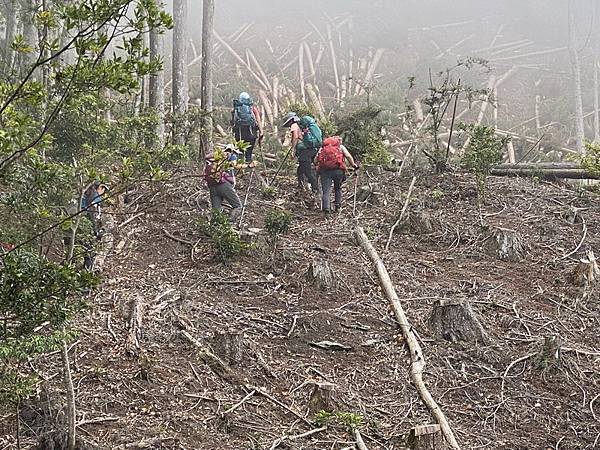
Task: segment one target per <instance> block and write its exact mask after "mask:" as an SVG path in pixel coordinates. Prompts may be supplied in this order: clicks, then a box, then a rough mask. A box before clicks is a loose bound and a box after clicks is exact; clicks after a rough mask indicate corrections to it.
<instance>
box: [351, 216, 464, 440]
mask: <svg viewBox="0 0 600 450" xmlns="http://www.w3.org/2000/svg"><path fill="white" fill-rule="evenodd" d="M354 236H355V237H356V240H357V241H358V243H359V245H360V246H361V248H362V249H363V250H364V252H365V253H366V254H367V255H368V256H369V258H370V259H371V261H372V262H373V264H374V265H375V270H376V272H377V275H378V276H379V283H380V285H381V290H382V291H383V293H384V294H385V296H386V298H387V299H388V300H389V302H390V303H391V306H392V309H393V310H394V315H395V317H396V321H397V322H398V324H399V326H400V328H401V330H402V334H403V336H404V339H405V341H406V344H407V346H408V349H409V352H410V359H411V363H410V375H411V379H412V381H413V383H414V385H415V388H416V389H417V392H418V393H419V397H421V400H422V401H423V403H424V404H425V406H426V407H427V408H428V409H429V412H430V413H431V415H432V416H433V417H434V418H435V420H436V421H437V423H439V424H440V428H441V430H442V433H443V434H444V437H445V438H446V441H447V442H448V444H449V445H450V446H451V448H452V449H455V450H458V449H460V446H459V445H458V442H457V440H456V437H455V436H454V432H453V431H452V429H451V428H450V425H449V423H448V419H446V416H445V415H444V413H443V411H442V410H441V408H440V407H439V405H438V404H437V403H436V401H435V400H434V398H433V396H432V395H431V393H430V392H429V390H428V389H427V386H425V382H424V381H423V370H424V369H425V357H424V355H423V351H422V350H421V345H420V344H419V341H418V340H417V337H416V336H415V334H414V331H413V329H412V326H411V325H410V323H409V321H408V318H407V317H406V314H405V312H404V309H403V308H402V304H401V303H400V299H399V298H398V294H397V293H396V290H395V289H394V285H393V284H392V280H391V279H390V276H389V274H388V271H387V269H386V267H385V265H384V264H383V261H382V260H381V258H380V257H379V255H378V254H377V251H376V250H375V248H374V247H373V246H372V245H371V243H370V242H369V238H368V237H367V235H366V234H365V232H364V230H363V229H362V228H361V227H356V228H355V229H354Z"/></svg>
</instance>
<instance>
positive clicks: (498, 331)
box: [0, 173, 600, 450]
mask: <svg viewBox="0 0 600 450" xmlns="http://www.w3.org/2000/svg"><path fill="white" fill-rule="evenodd" d="M360 177H361V179H360V180H359V181H360V183H359V184H360V185H362V184H367V181H369V182H370V183H371V184H372V185H373V187H374V190H375V191H377V192H378V195H377V202H378V203H377V204H376V205H370V204H365V203H360V202H359V203H358V204H357V207H356V214H355V216H356V217H353V214H352V209H353V200H352V194H353V192H352V191H353V189H354V182H355V178H354V177H353V178H350V179H349V180H348V182H347V184H346V193H345V195H346V197H349V198H348V200H347V201H346V204H345V207H344V209H343V211H342V212H341V213H340V214H339V215H337V216H334V217H329V218H325V217H323V216H322V215H321V213H320V212H318V211H316V210H314V209H313V208H312V205H310V201H303V200H300V198H301V197H300V196H299V195H298V194H297V193H292V191H291V188H290V186H291V185H292V182H291V180H290V179H285V180H283V181H282V182H281V183H280V195H279V197H278V199H277V201H274V200H270V199H267V198H263V197H262V196H261V194H260V192H259V191H258V189H254V190H253V192H252V193H251V195H250V201H249V208H248V213H247V216H246V221H247V222H248V225H249V226H251V227H259V228H263V227H264V225H263V218H264V215H265V213H266V211H267V210H269V209H270V208H272V207H280V208H286V209H288V210H289V211H291V212H292V215H293V224H292V227H291V229H290V230H289V232H288V233H286V234H285V235H283V236H282V237H281V238H280V240H279V242H278V243H277V245H276V247H275V248H274V249H272V248H270V247H269V245H268V244H265V240H264V239H260V240H259V244H258V245H257V248H256V249H254V250H252V251H250V253H249V254H247V255H245V256H243V257H240V258H237V259H235V260H233V261H231V262H229V263H228V264H223V263H220V262H218V260H216V259H215V255H214V252H213V250H212V247H211V245H210V242H209V240H208V238H207V237H206V236H204V235H203V234H202V233H201V232H200V230H199V227H198V219H199V218H200V217H201V216H202V215H203V214H205V211H206V210H207V208H208V203H207V199H206V198H207V195H206V191H205V189H204V188H203V187H201V186H200V184H201V183H200V180H199V178H198V176H197V175H196V176H194V175H193V174H191V173H183V174H179V175H177V176H176V177H175V178H174V179H173V180H172V181H170V182H169V183H167V184H166V185H164V186H163V187H162V188H161V189H160V190H159V191H158V192H156V193H145V194H144V195H143V196H142V197H141V198H140V199H139V200H137V201H135V202H134V203H133V204H129V205H127V206H126V207H125V210H124V211H123V212H125V213H126V214H125V215H119V214H116V213H117V211H112V212H113V213H115V215H114V217H115V219H116V221H117V222H120V223H122V222H124V221H125V220H126V219H127V218H129V217H133V216H135V215H136V214H138V213H139V212H142V211H143V212H144V214H143V215H142V216H140V217H138V218H136V219H135V220H132V221H131V222H129V223H128V224H126V225H125V226H123V227H117V228H115V230H114V233H113V234H114V243H115V246H114V247H113V250H112V253H111V254H110V255H109V257H108V259H107V261H106V265H105V267H104V270H103V276H104V283H103V285H102V287H101V289H100V290H99V291H98V292H96V293H94V294H93V295H92V297H91V299H90V304H91V309H90V311H89V314H88V315H87V317H86V318H85V320H82V321H81V322H80V323H79V324H77V328H78V330H79V336H78V339H77V341H76V343H75V344H74V345H73V346H72V348H71V351H70V356H71V358H72V360H73V377H74V383H75V386H76V393H77V405H78V410H79V411H78V412H79V417H78V420H79V421H80V422H81V424H80V427H79V432H80V436H81V437H82V438H83V439H84V440H85V441H86V442H88V443H90V444H94V445H95V446H97V447H99V448H102V449H114V448H165V449H206V450H208V449H211V450H217V449H219V450H226V449H232V450H240V449H274V448H276V446H275V444H274V443H276V441H277V440H278V439H281V438H282V437H284V436H297V435H300V434H302V433H305V432H307V431H310V430H311V429H312V428H315V427H317V426H316V425H313V424H312V423H313V422H314V419H315V417H314V416H311V415H308V414H307V411H308V405H309V396H310V393H311V391H312V389H313V385H314V383H320V382H324V381H328V382H331V383H334V384H335V393H334V398H335V401H336V408H337V411H338V412H351V413H355V416H348V415H347V416H345V417H346V422H349V421H351V420H352V419H354V420H359V419H360V420H361V424H360V425H359V428H360V430H361V432H362V434H363V437H364V439H365V442H366V445H367V446H368V448H369V449H370V450H373V449H389V450H392V449H401V448H403V445H404V438H405V434H406V433H407V432H408V431H409V429H410V428H411V427H413V426H415V425H418V424H426V423H430V422H431V421H432V419H431V417H430V415H429V413H428V412H427V410H426V408H425V407H424V406H423V404H422V403H421V401H420V399H419V397H418V396H417V394H416V391H415V389H414V386H412V384H411V382H410V377H409V372H408V369H409V358H408V355H407V353H406V349H405V346H404V342H403V338H402V334H401V332H400V330H399V328H398V327H397V324H396V322H395V320H394V318H393V315H392V313H391V310H390V308H389V305H388V303H387V301H386V300H385V298H383V297H382V293H381V290H380V289H379V286H378V281H377V277H376V275H375V273H374V271H373V268H372V265H371V264H370V262H369V261H368V260H367V258H366V256H365V255H364V254H363V253H362V251H361V250H360V248H359V247H358V246H357V245H356V244H355V243H354V241H353V238H352V230H353V228H354V226H356V225H361V226H363V227H364V228H365V229H366V231H367V233H368V235H369V236H370V237H371V238H372V239H373V241H374V244H375V245H376V247H377V249H378V251H379V252H380V254H381V255H382V256H383V257H384V261H385V263H386V265H387V268H388V270H389V272H390V275H391V277H392V280H393V281H394V283H395V287H396V290H397V292H398V295H399V297H400V298H401V301H402V304H403V306H404V308H405V310H406V311H407V314H408V317H409V320H410V321H411V323H412V325H413V327H414V330H415V331H416V332H417V335H418V337H419V338H420V341H421V343H422V345H423V351H424V353H425V356H426V358H427V366H426V371H425V381H426V383H427V385H428V387H429V389H430V390H431V392H432V394H433V397H434V398H435V399H436V400H438V402H439V403H440V406H441V408H442V409H443V411H444V412H445V414H446V415H447V417H448V420H449V422H450V425H451V427H452V428H453V430H454V432H455V433H456V436H457V439H458V440H459V442H460V443H461V445H462V448H463V449H476V448H478V449H483V448H485V449H558V448H560V449H593V448H600V423H599V422H598V420H597V417H598V415H600V400H599V394H600V350H599V349H600V338H599V336H598V325H599V319H598V309H599V305H600V302H599V299H598V293H597V292H596V291H594V290H593V289H589V290H588V291H586V295H585V297H584V295H583V294H584V290H583V288H579V287H574V286H572V285H571V284H570V282H569V274H570V272H571V270H572V269H573V267H574V266H575V265H576V263H577V262H578V260H579V258H580V257H582V256H583V255H584V251H585V250H586V249H588V248H591V249H598V246H599V244H600V237H599V233H598V232H599V231H600V230H599V227H600V210H599V208H598V205H597V200H598V197H597V195H595V194H593V193H590V192H588V191H583V190H576V189H572V188H568V187H561V186H556V185H551V184H548V183H539V182H535V181H531V180H526V179H502V178H490V179H489V188H488V198H487V204H486V205H485V206H484V207H483V208H482V210H481V218H480V216H479V213H478V208H477V201H476V192H475V190H474V183H473V180H472V179H471V178H470V177H469V176H464V175H460V174H451V175H444V176H431V175H422V176H419V177H418V179H417V183H416V185H415V189H414V192H413V201H411V203H410V206H409V212H410V217H409V218H408V220H407V221H406V223H405V224H404V225H403V226H402V227H400V228H399V229H398V231H397V232H396V234H395V235H394V237H393V240H392V244H391V246H390V250H389V251H388V252H387V253H386V252H384V251H383V247H384V245H385V242H386V240H387V235H388V232H389V229H390V227H391V224H392V223H393V222H394V220H395V217H396V216H397V214H398V213H399V211H400V209H401V207H402V204H403V202H404V198H405V197H404V196H405V193H406V191H407V188H408V185H409V182H410V177H407V176H402V177H396V176H395V175H393V174H387V173H386V174H383V175H370V176H367V175H366V174H364V173H362V174H361V175H360ZM247 179H248V178H247V177H246V179H244V180H242V181H241V183H240V186H239V192H240V194H242V195H241V196H242V197H243V193H245V189H246V183H247ZM141 193H142V192H140V194H141ZM133 197H134V198H135V197H136V195H134V196H133ZM569 205H571V206H575V207H579V208H586V209H585V210H583V211H581V213H580V214H581V216H582V217H583V218H584V220H585V222H581V220H579V221H576V222H575V223H574V224H571V223H569V222H568V221H567V220H565V218H564V217H563V213H565V212H566V211H568V207H569ZM108 212H109V213H110V212H111V211H108ZM423 216H425V217H428V218H429V219H430V221H429V222H428V223H427V224H426V225H424V224H423V222H422V221H421V222H420V221H419V217H423ZM584 223H585V229H586V235H585V239H584V240H583V243H582V245H581V246H580V247H579V248H578V250H577V251H576V252H574V253H573V254H572V255H570V256H568V257H565V255H568V254H569V253H571V251H572V250H573V249H575V248H577V247H578V245H579V244H580V242H581V240H582V233H583V230H584ZM482 224H483V225H482ZM426 227H429V229H424V228H426ZM498 227H500V228H506V229H510V230H514V231H516V232H518V233H519V234H520V236H521V237H522V238H523V241H524V244H525V247H526V254H525V256H524V258H523V259H522V260H520V261H517V262H511V261H502V260H499V259H496V258H495V257H494V256H490V255H489V254H488V253H487V252H486V251H485V248H486V245H487V243H488V241H489V236H490V234H491V232H492V231H493V230H494V229H495V228H498ZM165 230H166V231H167V232H168V233H169V234H170V235H171V236H175V237H177V238H180V239H182V240H185V241H189V242H191V243H193V245H188V244H186V243H182V242H177V241H176V240H174V239H172V237H168V236H167V235H166V233H165ZM424 231H425V232H424ZM192 247H193V250H192ZM315 258H323V259H326V260H327V261H328V262H329V263H330V264H331V266H332V267H333V269H334V271H335V274H336V277H337V280H338V284H337V288H336V289H335V290H333V291H331V292H323V291H321V290H319V289H318V288H317V287H314V286H312V285H311V284H310V283H309V282H308V281H307V279H306V275H305V274H306V271H307V270H308V266H309V264H310V262H311V261H312V260H313V259H315ZM136 297H137V298H139V299H140V300H141V302H142V304H143V308H142V310H143V314H142V324H141V333H140V338H139V344H140V348H139V349H136V348H131V347H129V350H132V351H128V348H126V342H127V335H128V325H127V321H126V317H127V314H128V313H127V311H128V308H129V305H130V303H131V301H132V299H134V298H136ZM439 298H448V299H466V300H469V301H470V303H471V305H472V307H473V309H474V310H475V312H476V313H477V314H479V315H480V317H481V321H482V323H483V325H484V327H485V329H486V330H487V332H488V333H489V335H490V337H491V342H490V343H488V344H485V345H484V344H482V343H450V342H446V341H443V340H437V339H435V338H434V337H433V333H432V331H431V330H430V329H429V328H428V318H429V315H430V312H431V309H432V304H433V302H434V301H435V300H436V299H439ZM182 329H185V330H186V331H187V332H188V333H189V334H190V335H192V336H193V337H194V338H196V339H197V340H198V341H199V342H200V343H201V344H202V345H207V344H210V343H211V342H213V336H214V334H215V333H216V332H221V331H235V332H241V333H243V338H244V341H243V351H242V355H241V357H240V358H239V360H236V361H233V364H232V365H231V370H232V375H231V376H228V377H225V378H224V377H222V376H219V375H218V374H217V373H216V372H215V371H213V370H212V369H211V368H210V367H209V365H207V364H205V363H204V362H203V360H202V359H201V358H200V356H201V355H200V354H199V350H198V349H197V348H195V347H194V345H193V344H192V343H190V341H189V340H188V339H186V338H185V337H184V336H183V334H182ZM553 335H556V336H560V338H561V340H562V343H563V348H562V350H561V355H560V360H559V361H560V363H559V365H558V366H556V367H549V368H547V369H542V368H540V364H539V362H538V361H537V359H536V356H535V355H534V354H535V353H537V352H539V350H540V349H541V346H542V343H543V340H544V337H546V336H553ZM320 341H333V342H336V343H339V344H343V345H344V346H347V347H350V348H349V349H346V350H337V351H336V350H327V349H322V348H319V347H315V346H314V345H311V343H315V342H320ZM530 354H531V356H530V357H527V358H525V359H523V360H522V361H519V362H517V363H515V361H516V360H518V359H519V358H522V357H525V356H527V355H530ZM54 358H57V357H56V356H52V357H48V358H45V359H40V360H37V361H34V362H33V363H32V364H33V366H34V367H35V369H36V370H37V371H39V372H40V374H42V375H44V376H45V377H47V378H49V381H48V383H47V384H46V385H45V387H44V388H43V389H41V395H40V398H38V399H37V400H32V401H30V402H27V404H26V405H24V409H23V411H22V414H23V422H24V424H23V425H22V427H21V429H22V434H23V442H26V443H27V442H33V441H35V440H36V435H37V434H40V433H42V432H43V431H48V430H49V428H48V423H49V417H48V415H49V414H50V413H51V414H52V415H53V417H54V418H58V419H59V420H60V418H61V417H62V413H61V411H62V410H63V407H62V405H61V404H60V402H58V401H52V402H49V403H48V402H42V401H41V398H44V397H45V396H47V394H46V393H47V392H49V394H50V397H51V398H53V399H60V398H61V395H62V390H61V385H60V379H61V375H60V371H59V369H58V366H57V363H58V361H57V360H55V359H54ZM507 369H509V370H507ZM255 389H258V390H261V391H262V392H264V394H259V393H255V394H254V395H252V396H250V397H249V398H248V399H246V401H245V402H244V403H243V404H242V405H240V406H238V407H237V408H236V409H235V410H234V411H232V412H229V413H227V414H225V413H224V412H225V411H226V410H227V409H228V408H230V407H232V406H234V405H236V404H237V403H238V402H240V401H241V400H242V399H244V398H245V397H246V396H247V394H249V393H250V392H252V390H255ZM8 419H10V420H8ZM6 423H7V425H6V426H5V433H6V437H5V438H4V439H3V441H0V442H3V443H4V447H3V448H14V444H11V442H13V438H12V437H11V436H10V434H12V433H14V417H11V418H9V417H7V421H6ZM347 425H348V424H347V423H344V420H343V419H339V418H338V419H337V420H333V419H330V420H329V427H328V428H327V430H325V431H321V432H317V433H314V434H312V435H309V436H306V437H300V438H297V439H293V440H292V439H288V440H287V441H285V442H283V443H281V445H279V446H278V447H277V448H280V449H284V448H288V449H305V450H308V449H314V450H325V449H343V448H354V439H353V437H352V435H351V434H350V433H348V426H347ZM0 431H2V427H1V426H0ZM0 434H4V433H0ZM136 443H137V445H133V444H136Z"/></svg>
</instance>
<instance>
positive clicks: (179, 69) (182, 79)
mask: <svg viewBox="0 0 600 450" xmlns="http://www.w3.org/2000/svg"><path fill="white" fill-rule="evenodd" d="M187 15H188V2H187V0H175V1H174V2H173V19H174V22H175V25H174V28H173V114H174V116H175V119H174V120H175V122H174V124H173V143H174V144H177V145H183V144H185V136H184V134H183V130H182V128H184V127H182V124H181V121H182V120H183V118H182V117H181V116H182V115H183V114H185V112H186V111H187V101H188V93H187V64H186V62H187V46H188V39H187V34H188V33H187Z"/></svg>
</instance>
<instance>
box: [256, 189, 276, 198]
mask: <svg viewBox="0 0 600 450" xmlns="http://www.w3.org/2000/svg"><path fill="white" fill-rule="evenodd" d="M277 193H278V191H277V188H276V187H275V186H265V187H263V188H262V189H261V191H260V194H261V195H262V197H263V198H265V199H274V198H275V197H277Z"/></svg>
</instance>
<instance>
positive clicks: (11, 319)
mask: <svg viewBox="0 0 600 450" xmlns="http://www.w3.org/2000/svg"><path fill="white" fill-rule="evenodd" d="M0 261H1V262H2V264H1V266H0V267H1V268H0V316H1V317H3V326H2V327H0V405H2V404H4V403H18V402H19V401H20V400H22V399H23V398H25V397H26V396H27V395H29V394H30V392H31V389H32V388H33V387H34V386H35V384H36V378H35V377H33V376H25V375H24V364H26V363H27V361H28V360H29V359H30V358H32V357H34V356H36V355H39V354H42V353H45V352H48V351H52V350H56V349H58V348H59V347H60V345H61V343H62V341H63V340H65V339H69V338H70V337H71V333H69V331H68V330H67V329H66V326H67V325H68V322H69V321H70V320H71V319H72V318H73V317H75V316H76V314H77V313H79V312H80V311H82V310H83V309H85V308H86V303H85V301H84V299H83V296H84V294H85V292H86V291H87V290H88V289H89V288H91V287H93V286H94V285H95V284H96V283H97V279H96V277H95V276H94V275H93V274H92V273H90V272H89V271H86V270H83V271H78V270H76V269H75V268H74V267H73V266H72V265H69V264H57V263H53V262H50V261H48V260H46V259H45V258H44V257H41V256H39V255H37V254H35V253H30V252H25V251H19V250H17V251H14V252H12V253H9V254H7V255H4V256H3V258H2V259H0Z"/></svg>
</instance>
